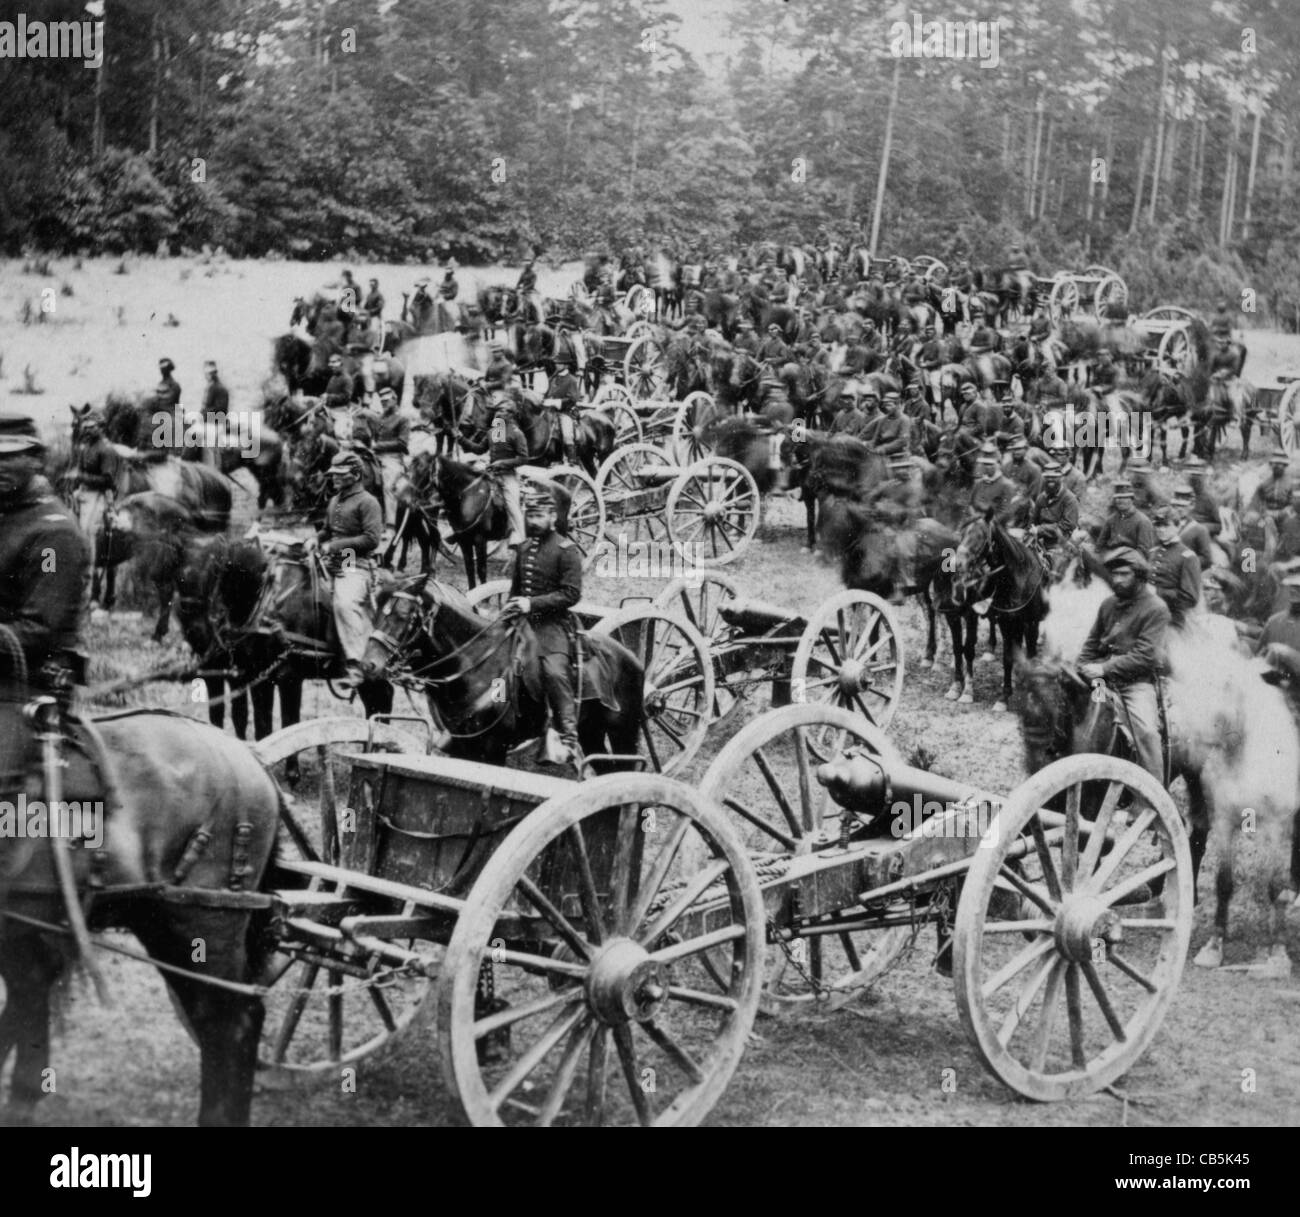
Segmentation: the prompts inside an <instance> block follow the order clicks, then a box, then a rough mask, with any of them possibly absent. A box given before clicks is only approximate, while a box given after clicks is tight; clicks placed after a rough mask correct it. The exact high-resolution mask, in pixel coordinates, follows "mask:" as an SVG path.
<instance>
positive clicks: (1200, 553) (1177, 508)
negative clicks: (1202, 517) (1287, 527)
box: [1170, 486, 1300, 571]
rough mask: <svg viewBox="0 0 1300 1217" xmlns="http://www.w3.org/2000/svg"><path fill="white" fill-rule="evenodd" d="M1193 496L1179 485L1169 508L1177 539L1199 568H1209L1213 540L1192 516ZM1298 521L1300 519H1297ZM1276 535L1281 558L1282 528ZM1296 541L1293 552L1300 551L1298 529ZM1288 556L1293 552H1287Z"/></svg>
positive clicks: (1211, 559)
mask: <svg viewBox="0 0 1300 1217" xmlns="http://www.w3.org/2000/svg"><path fill="white" fill-rule="evenodd" d="M1194 499H1195V496H1194V495H1193V494H1192V488H1191V487H1190V486H1179V487H1177V488H1176V489H1175V490H1174V499H1173V503H1172V504H1171V507H1170V509H1171V510H1172V511H1173V513H1174V520H1175V522H1176V523H1177V525H1178V530H1179V531H1178V539H1179V540H1180V541H1181V542H1182V543H1183V544H1184V545H1185V546H1187V548H1188V549H1190V550H1191V551H1192V553H1194V554H1195V555H1196V558H1197V561H1198V562H1199V564H1200V567H1201V570H1203V571H1205V570H1209V569H1210V567H1211V566H1213V565H1214V542H1213V541H1212V540H1211V539H1210V532H1209V529H1207V528H1206V527H1205V525H1204V524H1202V523H1201V522H1200V521H1199V520H1195V519H1193V518H1192V503H1193V502H1194ZM1297 522H1298V523H1300V520H1298V521H1297ZM1278 531H1279V537H1278V557H1279V560H1281V547H1282V538H1281V534H1282V532H1283V528H1279V530H1278ZM1295 539H1296V542H1297V546H1298V548H1297V549H1296V551H1295V553H1300V531H1297V533H1296V538H1295ZM1287 556H1288V557H1292V556H1294V554H1288V555H1287Z"/></svg>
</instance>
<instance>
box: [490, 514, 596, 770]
mask: <svg viewBox="0 0 1300 1217" xmlns="http://www.w3.org/2000/svg"><path fill="white" fill-rule="evenodd" d="M555 524H556V511H555V501H554V499H553V498H552V497H551V494H550V492H549V491H548V490H545V489H542V490H537V491H534V492H532V493H530V494H529V496H528V502H527V527H528V539H527V540H526V541H525V542H524V543H523V544H522V545H521V546H520V547H519V550H518V552H517V554H516V555H515V565H514V571H513V573H512V575H511V579H510V599H509V600H508V601H507V602H506V606H505V610H504V611H505V613H507V614H510V615H517V616H523V617H526V618H527V619H528V623H529V624H530V625H531V626H532V627H533V633H534V634H535V635H536V637H537V643H538V649H539V651H540V654H541V669H542V683H543V685H544V686H545V690H546V704H547V706H548V707H549V708H550V712H551V720H552V723H553V725H554V727H555V730H556V731H557V732H558V733H559V736H560V739H561V741H562V742H563V744H564V745H565V747H566V748H567V749H568V753H569V760H570V761H571V762H572V763H573V764H575V765H577V764H578V763H579V762H580V753H579V748H578V717H577V705H576V703H575V700H574V695H573V677H572V673H571V670H570V669H571V667H572V664H573V641H574V636H575V634H576V632H577V627H576V623H575V619H574V617H573V615H572V614H571V613H570V612H569V610H570V609H571V608H572V607H573V606H574V605H575V604H577V603H578V601H579V600H581V599H582V559H581V557H580V555H579V553H578V550H577V547H576V546H575V545H574V544H573V542H572V541H570V540H569V539H568V538H567V537H562V536H560V534H559V533H558V532H556V531H555Z"/></svg>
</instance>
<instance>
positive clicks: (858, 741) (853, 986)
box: [700, 705, 911, 1009]
mask: <svg viewBox="0 0 1300 1217" xmlns="http://www.w3.org/2000/svg"><path fill="white" fill-rule="evenodd" d="M814 738H823V739H825V738H835V739H838V740H839V741H840V746H839V747H838V748H837V749H836V750H835V751H834V752H833V753H831V754H830V755H829V756H823V757H822V758H820V759H821V760H824V761H834V760H838V759H840V757H842V756H843V755H844V754H845V753H847V752H849V751H850V750H854V751H861V752H865V753H867V754H868V755H870V756H874V757H878V758H879V759H880V760H881V761H882V762H884V764H885V765H886V766H889V765H899V764H901V763H902V758H901V757H900V756H899V754H898V750H897V749H896V748H895V747H894V745H893V744H892V743H891V742H890V741H889V738H888V736H886V735H885V733H884V732H883V731H880V730H878V729H877V728H875V727H873V726H871V724H870V723H867V722H866V721H864V720H863V719H862V718H861V716H859V715H856V714H851V713H849V712H848V711H847V710H841V709H839V708H838V707H835V706H817V705H793V706H784V707H782V708H781V709H779V710H772V711H769V712H768V713H767V714H764V715H762V716H760V717H759V718H756V719H754V721H753V722H751V723H749V724H747V725H746V726H745V727H744V729H743V730H741V731H740V732H738V733H737V734H736V736H735V737H734V738H733V739H731V740H730V741H729V742H728V743H727V745H726V747H725V748H723V749H722V751H721V752H719V753H718V755H717V757H716V758H715V759H714V761H713V764H711V765H710V766H709V768H708V770H707V772H706V773H705V775H704V779H703V781H702V782H701V783H700V794H701V795H702V796H703V797H704V798H705V799H708V800H709V801H710V802H713V803H716V804H717V805H718V806H719V807H721V808H722V809H723V811H724V813H725V814H726V815H727V817H728V818H729V820H730V823H731V826H732V827H733V828H734V829H735V830H736V832H737V835H739V837H740V838H741V840H742V841H743V842H744V843H745V846H746V848H747V849H749V850H750V851H751V855H752V856H753V857H754V858H755V859H759V858H761V857H763V856H765V855H766V856H769V857H770V856H772V855H780V854H805V853H809V852H811V850H812V848H813V842H814V840H815V839H816V837H817V834H818V833H822V832H825V831H827V830H830V831H832V832H834V831H835V830H836V829H837V828H838V825H839V820H840V816H841V815H842V814H843V813H842V811H841V809H840V807H839V805H838V804H836V803H835V802H834V801H833V800H832V799H831V797H830V795H829V793H828V792H827V790H826V788H825V787H824V786H823V785H822V784H821V783H820V782H818V780H817V776H816V769H817V766H818V764H819V763H820V761H819V757H818V755H817V754H816V753H815V752H814V750H813V748H812V747H811V742H812V740H813V739H814ZM854 911H855V910H853V909H846V910H844V911H843V914H844V916H845V917H851V916H852V915H853V913H854ZM857 911H859V912H860V911H861V910H857ZM910 938H911V931H910V930H909V929H908V927H906V926H891V927H888V928H884V929H870V930H852V931H847V930H846V931H844V932H843V933H838V934H830V935H827V934H818V935H813V936H810V937H808V938H807V939H803V940H796V942H797V944H798V946H799V947H801V948H802V950H798V951H796V949H795V947H794V946H792V947H791V948H789V950H788V953H787V950H785V949H782V948H781V947H780V946H773V947H772V948H770V950H769V951H768V960H767V966H766V969H765V976H766V982H765V986H764V992H765V995H766V1002H767V1005H768V1007H769V1009H775V1008H779V1007H780V1006H782V1005H785V1004H787V1003H803V1002H808V1001H812V1000H815V999H821V1000H828V1001H829V1002H830V1003H831V1004H832V1006H838V1005H841V1004H843V1003H844V1002H845V1001H846V1000H850V999H851V998H852V997H853V996H855V995H858V994H860V993H861V992H862V991H864V990H865V989H866V988H867V987H868V986H870V985H871V984H872V983H873V982H874V981H876V980H877V979H879V977H880V976H882V975H883V974H884V973H885V972H886V971H887V970H888V969H889V967H890V966H891V965H892V964H894V963H895V962H897V960H898V959H899V957H900V955H901V954H902V952H903V951H904V950H905V948H906V947H907V944H908V942H909V940H910ZM800 956H802V959H800Z"/></svg>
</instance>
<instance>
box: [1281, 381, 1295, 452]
mask: <svg viewBox="0 0 1300 1217" xmlns="http://www.w3.org/2000/svg"><path fill="white" fill-rule="evenodd" d="M1298 428H1300V380H1293V381H1292V382H1291V383H1290V384H1289V385H1287V387H1286V389H1285V390H1284V391H1283V393H1282V400H1281V401H1279V402H1278V404H1277V437H1278V442H1279V443H1280V444H1281V445H1282V447H1283V448H1285V449H1286V452H1287V455H1288V456H1292V455H1294V454H1295V452H1296V451H1297V450H1298V449H1300V437H1298V436H1297V434H1296V432H1297V429H1298Z"/></svg>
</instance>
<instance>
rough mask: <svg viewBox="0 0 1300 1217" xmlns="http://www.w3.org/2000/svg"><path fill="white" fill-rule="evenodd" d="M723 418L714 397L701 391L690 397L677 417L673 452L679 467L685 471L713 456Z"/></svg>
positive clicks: (674, 427) (688, 395) (674, 421)
mask: <svg viewBox="0 0 1300 1217" xmlns="http://www.w3.org/2000/svg"><path fill="white" fill-rule="evenodd" d="M722 418H723V413H722V410H721V409H720V408H719V406H718V403H717V402H716V401H714V399H713V394H711V393H705V392H704V391H703V390H702V389H699V390H696V391H695V392H694V393H688V394H687V395H686V397H685V398H684V399H683V400H682V404H681V405H680V406H679V407H678V409H677V414H676V416H675V417H674V418H673V433H672V453H673V456H674V457H675V458H676V459H677V463H678V464H679V465H681V466H682V467H683V468H685V467H686V466H687V465H693V464H694V463H695V462H696V461H701V460H703V459H704V458H705V457H707V456H710V455H712V453H713V450H714V449H715V448H716V447H717V445H718V424H719V423H720V422H721V421H722Z"/></svg>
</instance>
